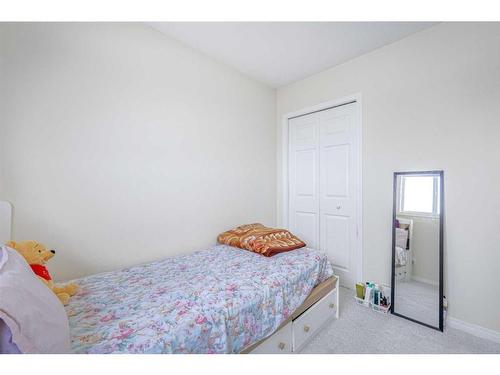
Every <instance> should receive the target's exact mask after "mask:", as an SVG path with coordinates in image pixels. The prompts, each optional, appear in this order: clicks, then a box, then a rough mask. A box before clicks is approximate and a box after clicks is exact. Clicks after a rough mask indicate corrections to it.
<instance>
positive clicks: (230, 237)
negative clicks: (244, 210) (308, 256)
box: [217, 223, 306, 257]
mask: <svg viewBox="0 0 500 375" xmlns="http://www.w3.org/2000/svg"><path fill="white" fill-rule="evenodd" d="M217 241H219V243H221V244H225V245H229V246H234V247H239V248H241V249H245V250H249V251H253V252H255V253H259V254H262V255H265V256H267V257H270V256H273V255H275V254H278V253H282V252H285V251H290V250H295V249H298V248H300V247H304V246H306V244H305V243H304V242H303V241H301V240H300V239H299V238H297V237H296V236H294V235H293V234H292V233H290V232H289V231H287V230H286V229H276V228H267V227H265V226H264V225H262V224H259V223H256V224H246V225H241V226H239V227H236V228H235V229H231V230H228V231H227V232H224V233H221V234H219V236H218V237H217Z"/></svg>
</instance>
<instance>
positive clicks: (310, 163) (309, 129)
mask: <svg viewBox="0 0 500 375" xmlns="http://www.w3.org/2000/svg"><path fill="white" fill-rule="evenodd" d="M288 173H289V211H288V213H289V217H288V223H289V229H290V230H291V231H292V232H293V233H294V234H296V235H297V236H298V237H299V238H300V239H302V240H303V241H304V242H305V243H306V244H307V246H308V247H310V248H313V249H319V115H318V113H313V114H309V115H305V116H300V117H297V118H294V119H291V120H289V171H288Z"/></svg>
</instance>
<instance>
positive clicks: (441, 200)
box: [391, 170, 444, 332]
mask: <svg viewBox="0 0 500 375" xmlns="http://www.w3.org/2000/svg"><path fill="white" fill-rule="evenodd" d="M413 174H431V175H435V176H439V204H440V212H439V327H434V326H432V325H430V324H427V323H424V322H420V321H418V320H416V319H413V318H410V317H407V316H404V315H401V314H398V313H396V312H394V305H395V300H394V287H395V285H396V284H395V281H396V269H395V264H396V216H397V201H396V199H397V188H398V176H404V175H413ZM392 194H393V204H392V264H391V272H392V274H391V314H393V315H396V316H399V317H401V318H404V319H407V320H410V321H412V322H414V323H418V324H422V325H424V326H426V327H429V328H432V329H435V330H438V331H441V332H443V326H444V322H443V298H444V293H443V291H444V288H443V281H444V277H443V265H444V261H443V253H444V251H443V248H444V246H443V240H444V236H443V227H444V225H443V223H444V172H443V171H442V170H437V171H415V172H394V181H393V191H392Z"/></svg>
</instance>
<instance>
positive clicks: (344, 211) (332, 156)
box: [288, 103, 359, 288]
mask: <svg viewBox="0 0 500 375" xmlns="http://www.w3.org/2000/svg"><path fill="white" fill-rule="evenodd" d="M355 106H356V103H351V104H346V105H342V106H338V107H335V108H331V109H327V110H324V111H320V112H316V113H311V114H308V115H304V116H300V117H296V118H294V119H291V120H289V187H288V191H289V210H288V215H289V217H288V223H289V228H290V230H291V231H292V232H294V233H296V234H297V236H299V238H302V239H303V240H304V241H305V242H306V243H307V246H308V247H311V248H314V249H319V250H322V251H324V252H325V253H326V254H327V255H328V257H329V259H330V261H331V262H332V264H333V267H334V270H335V273H336V274H337V275H339V276H340V282H341V285H343V286H347V287H349V288H353V287H354V284H355V282H356V281H357V280H356V278H357V262H358V260H359V258H358V257H357V255H356V241H357V230H356V228H357V221H356V213H357V186H358V181H357V173H356V167H357V157H358V156H357V155H358V153H357V152H358V150H357V147H358V145H357V144H356V142H357V134H356V131H358V130H357V127H356V126H355V120H356V119H355V113H356V112H355V111H356V107H355Z"/></svg>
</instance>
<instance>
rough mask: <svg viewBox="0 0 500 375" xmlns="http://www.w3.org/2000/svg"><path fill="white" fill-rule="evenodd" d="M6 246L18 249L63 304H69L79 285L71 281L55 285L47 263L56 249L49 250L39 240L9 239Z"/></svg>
mask: <svg viewBox="0 0 500 375" xmlns="http://www.w3.org/2000/svg"><path fill="white" fill-rule="evenodd" d="M5 245H6V246H8V247H10V248H12V249H14V250H17V251H18V252H19V253H20V254H21V255H22V256H23V257H24V259H25V260H26V262H28V264H29V265H30V267H31V269H32V270H33V272H34V273H35V274H36V275H37V276H38V278H39V279H40V280H41V281H43V283H44V284H45V285H47V287H49V289H50V290H52V291H53V292H54V293H55V295H56V296H57V297H58V298H59V300H60V301H61V302H62V304H63V305H66V304H68V302H69V298H70V297H71V296H73V295H74V294H75V293H76V292H77V291H78V285H76V284H73V283H70V284H66V285H55V284H54V282H53V281H52V277H51V276H50V273H49V270H48V269H47V267H45V263H46V262H47V261H48V260H49V259H51V258H52V257H53V256H54V255H55V254H56V252H55V250H48V249H47V248H46V247H45V246H44V245H42V244H41V243H39V242H37V241H33V240H30V241H19V242H16V241H9V242H7V243H6V244H5Z"/></svg>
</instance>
